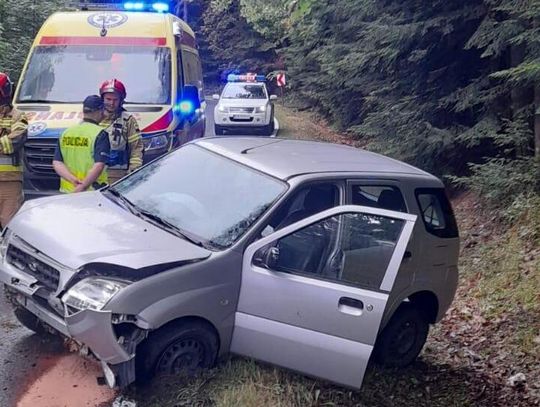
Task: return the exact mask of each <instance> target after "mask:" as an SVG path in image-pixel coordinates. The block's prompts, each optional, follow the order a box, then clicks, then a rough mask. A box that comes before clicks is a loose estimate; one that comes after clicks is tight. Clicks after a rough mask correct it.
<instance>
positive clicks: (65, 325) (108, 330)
mask: <svg viewBox="0 0 540 407" xmlns="http://www.w3.org/2000/svg"><path fill="white" fill-rule="evenodd" d="M6 292H7V296H8V298H9V299H10V301H11V302H12V303H13V304H14V306H20V307H23V308H25V309H26V310H28V311H30V312H31V313H32V314H34V315H35V316H36V317H38V318H39V320H40V321H41V322H42V323H43V324H45V325H46V326H47V327H50V328H52V329H53V330H54V331H57V332H59V333H60V334H61V335H63V336H64V337H66V338H67V339H70V340H72V341H74V342H75V343H76V345H77V346H76V347H78V348H79V349H81V350H83V349H88V350H89V351H90V352H91V354H92V355H93V356H94V357H95V358H96V359H97V360H98V361H100V362H101V366H102V369H103V373H104V377H105V379H106V382H107V384H108V385H109V387H111V388H113V387H116V386H118V387H125V386H127V385H129V384H131V383H133V382H134V381H135V350H136V348H137V345H138V344H139V343H140V342H142V341H143V340H144V339H145V338H146V334H147V331H146V330H143V329H141V328H138V327H137V326H136V325H134V324H129V325H130V329H124V332H123V335H122V336H118V335H117V333H116V332H115V330H114V324H113V314H112V313H111V312H110V311H96V310H82V311H77V312H75V313H73V314H71V315H67V316H65V317H64V318H61V317H60V316H59V315H57V314H56V313H54V312H53V311H51V310H49V309H47V308H46V307H44V306H43V305H41V304H39V302H38V301H36V300H35V299H34V298H32V297H28V296H26V295H24V294H22V293H20V292H17V291H15V290H14V289H13V287H10V286H8V285H7V284H6ZM82 353H85V352H82Z"/></svg>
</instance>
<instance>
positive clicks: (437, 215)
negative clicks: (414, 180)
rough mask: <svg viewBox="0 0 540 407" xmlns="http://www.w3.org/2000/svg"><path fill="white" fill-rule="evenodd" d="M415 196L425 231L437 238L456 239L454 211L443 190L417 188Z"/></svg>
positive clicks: (456, 230)
mask: <svg viewBox="0 0 540 407" xmlns="http://www.w3.org/2000/svg"><path fill="white" fill-rule="evenodd" d="M415 194H416V200H417V201H418V206H419V207H420V213H421V214H422V220H423V222H424V226H425V227H426V230H427V231H428V232H429V233H431V234H432V235H435V236H438V237H443V238H452V237H458V228H457V224H456V218H455V217H454V211H453V210H452V206H451V205H450V201H449V200H448V198H447V197H446V194H445V192H444V189H443V188H418V189H417V190H416V191H415Z"/></svg>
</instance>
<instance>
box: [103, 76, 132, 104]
mask: <svg viewBox="0 0 540 407" xmlns="http://www.w3.org/2000/svg"><path fill="white" fill-rule="evenodd" d="M112 92H114V93H116V94H118V96H120V98H121V99H122V100H124V99H125V98H126V95H127V93H126V87H125V86H124V84H123V83H122V82H120V81H119V80H118V79H109V80H107V81H105V82H103V83H102V84H101V86H100V88H99V94H100V95H101V96H103V95H104V94H105V93H112Z"/></svg>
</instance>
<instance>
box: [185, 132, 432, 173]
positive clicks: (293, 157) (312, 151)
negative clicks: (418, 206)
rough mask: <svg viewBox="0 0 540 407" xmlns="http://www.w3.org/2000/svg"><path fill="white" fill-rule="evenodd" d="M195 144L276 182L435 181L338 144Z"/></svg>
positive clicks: (224, 140) (253, 140)
mask: <svg viewBox="0 0 540 407" xmlns="http://www.w3.org/2000/svg"><path fill="white" fill-rule="evenodd" d="M195 144H197V145H200V146H201V147H204V148H206V149H208V150H211V151H213V152H215V153H218V154H221V155H224V156H227V157H229V158H231V159H233V160H235V161H238V162H240V163H242V164H245V165H248V166H250V167H252V168H255V169H258V170H260V171H262V172H265V173H267V174H270V175H272V176H274V177H276V178H280V179H283V180H287V179H289V178H292V177H294V176H298V175H304V174H314V173H328V172H360V173H380V174H396V175H397V174H403V175H409V176H410V175H416V176H421V177H428V178H431V179H434V180H437V178H436V177H435V176H433V175H431V174H429V173H427V172H425V171H422V170H420V169H418V168H416V167H413V166H412V165H409V164H406V163H404V162H401V161H398V160H394V159H392V158H389V157H385V156H383V155H380V154H376V153H372V152H370V151H366V150H362V149H359V148H355V147H350V146H346V145H342V144H333V143H324V142H318V141H307V140H290V139H281V138H268V137H209V138H206V137H205V138H203V139H199V140H197V141H196V142H195Z"/></svg>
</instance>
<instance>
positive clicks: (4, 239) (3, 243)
mask: <svg viewBox="0 0 540 407" xmlns="http://www.w3.org/2000/svg"><path fill="white" fill-rule="evenodd" d="M12 234H13V232H12V231H11V229H5V230H4V232H3V233H2V236H1V237H0V239H1V240H0V257H2V258H4V257H6V254H7V249H8V246H9V241H10V240H11V235H12Z"/></svg>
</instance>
